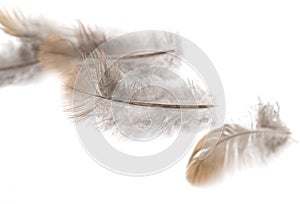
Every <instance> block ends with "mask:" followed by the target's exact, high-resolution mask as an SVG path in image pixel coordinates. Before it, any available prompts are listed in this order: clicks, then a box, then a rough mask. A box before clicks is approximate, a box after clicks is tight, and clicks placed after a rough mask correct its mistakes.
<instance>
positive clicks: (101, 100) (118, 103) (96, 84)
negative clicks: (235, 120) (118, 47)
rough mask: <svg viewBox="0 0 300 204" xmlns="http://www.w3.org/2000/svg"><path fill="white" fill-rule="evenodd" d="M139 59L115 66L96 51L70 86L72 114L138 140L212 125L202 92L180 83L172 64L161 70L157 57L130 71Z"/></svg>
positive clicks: (68, 105)
mask: <svg viewBox="0 0 300 204" xmlns="http://www.w3.org/2000/svg"><path fill="white" fill-rule="evenodd" d="M137 55H138V56H139V57H140V55H139V54H137V53H135V54H134V55H129V56H126V57H125V58H123V59H120V60H118V62H116V63H113V64H111V60H112V59H111V58H109V57H108V56H106V55H105V54H104V53H101V52H97V51H95V52H93V54H92V56H91V58H87V59H86V60H85V62H84V63H83V65H82V66H81V69H80V71H79V73H78V74H77V78H76V76H75V75H73V79H70V80H69V81H68V82H67V84H66V93H67V107H66V110H67V112H68V113H69V114H70V115H71V116H72V117H73V118H74V119H77V120H85V119H87V118H89V117H94V118H95V122H96V123H97V126H98V128H100V130H102V131H103V130H104V131H105V130H112V131H113V132H114V133H116V134H118V135H122V136H124V135H125V136H127V137H130V138H136V139H137V138H138V139H141V138H149V137H151V135H153V136H157V135H161V134H166V133H168V134H169V133H171V132H173V131H175V130H178V128H181V127H183V126H185V127H190V126H193V127H195V126H196V127H201V126H202V125H203V124H206V123H209V122H210V118H211V110H210V108H212V105H211V104H210V103H209V102H208V100H207V98H208V96H207V95H206V94H205V92H204V91H203V90H202V89H200V88H199V87H195V86H192V84H191V83H185V82H184V81H176V79H178V77H177V78H176V77H174V76H175V75H172V74H170V73H171V72H170V70H171V69H174V67H173V68H172V67H169V65H170V64H168V66H166V67H163V68H156V67H155V65H156V64H157V60H155V58H156V57H157V56H156V55H154V56H152V55H150V54H147V55H145V56H143V58H142V59H139V60H145V61H142V62H140V65H143V66H138V67H132V66H126V65H132V64H136V62H135V60H136V58H135V57H136V56H137ZM147 58H150V59H147ZM145 62H148V63H145ZM151 62H152V64H151ZM175 67H176V66H175ZM191 102H193V103H191ZM197 110H198V111H197ZM183 112H184V114H185V117H184V118H183V117H182V114H183ZM120 129H122V130H121V131H120Z"/></svg>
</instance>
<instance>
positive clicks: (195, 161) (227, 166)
mask: <svg viewBox="0 0 300 204" xmlns="http://www.w3.org/2000/svg"><path fill="white" fill-rule="evenodd" d="M277 107H278V106H277ZM278 109H279V108H277V109H276V108H275V107H274V106H272V105H270V104H261V103H260V104H259V106H258V112H257V119H256V122H255V124H253V127H254V128H246V127H243V126H241V125H238V124H225V125H224V127H222V128H219V129H216V130H213V131H211V132H209V133H208V134H207V135H206V136H204V137H203V138H202V139H201V140H200V141H199V142H198V144H197V145H196V147H195V149H194V151H193V153H192V155H191V157H190V160H189V163H188V169H187V179H188V181H189V182H190V183H192V184H194V185H200V184H206V183H210V182H212V181H215V180H217V179H219V178H220V177H222V176H223V175H224V172H225V171H228V170H233V169H234V167H235V166H243V165H252V164H254V163H265V162H267V161H268V159H269V157H270V156H272V155H274V153H276V152H278V151H279V150H280V149H281V148H282V147H283V146H284V145H285V144H286V143H287V141H288V139H289V138H290V130H289V129H288V128H287V127H286V126H285V125H284V124H283V123H282V121H281V120H280V117H279V110H278ZM216 135H221V137H220V140H219V141H218V143H217V144H216V146H215V148H214V150H213V151H212V152H211V153H210V154H209V155H208V156H207V157H206V158H204V159H203V158H202V157H201V155H202V154H205V152H206V151H207V150H206V149H205V148H202V146H203V143H204V142H205V141H206V140H209V138H210V137H215V136H216Z"/></svg>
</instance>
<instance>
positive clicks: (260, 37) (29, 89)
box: [0, 0, 300, 204]
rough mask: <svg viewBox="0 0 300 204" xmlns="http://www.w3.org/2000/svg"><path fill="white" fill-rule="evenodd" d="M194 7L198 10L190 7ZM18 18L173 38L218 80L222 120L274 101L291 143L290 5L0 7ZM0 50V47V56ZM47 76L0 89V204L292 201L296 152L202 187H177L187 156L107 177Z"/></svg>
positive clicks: (298, 39)
mask: <svg viewBox="0 0 300 204" xmlns="http://www.w3.org/2000/svg"><path fill="white" fill-rule="evenodd" d="M196 2H197V3H196ZM12 5H14V6H17V7H18V8H20V9H21V10H23V11H24V12H25V13H26V14H31V15H33V16H39V15H40V14H42V15H43V16H45V17H48V18H50V19H54V20H58V21H59V22H60V23H65V24H66V25H71V26H72V25H75V21H74V20H76V19H80V20H82V21H83V22H84V23H89V24H90V25H94V24H97V25H100V26H103V27H105V28H116V29H117V30H122V31H133V30H142V29H163V30H167V31H173V32H178V33H179V34H181V35H183V36H185V37H186V38H188V39H190V40H192V41H193V42H194V43H196V44H197V45H198V46H199V47H201V48H202V50H203V51H204V52H205V53H206V54H207V55H208V56H209V58H210V59H211V60H212V62H213V63H214V65H215V67H216V69H217V70H218V72H219V75H220V77H221V79H222V82H223V85H224V89H225V94H226V101H227V107H226V112H227V113H226V118H227V120H228V121H230V120H231V119H236V118H241V117H243V116H244V115H247V110H249V109H248V108H249V107H250V106H252V105H255V104H256V103H257V102H258V96H259V97H261V98H262V99H263V100H264V101H269V100H270V101H278V102H279V104H280V106H281V115H282V119H283V121H285V123H286V124H287V125H288V126H289V127H290V128H291V130H292V132H293V133H294V134H293V135H292V136H293V137H294V138H295V139H296V140H299V139H298V138H299V135H300V131H299V129H300V128H299V119H298V116H299V115H300V111H299V104H300V100H299V99H300V97H299V96H298V92H299V91H298V88H299V74H298V73H299V72H298V69H299V67H300V58H299V55H300V12H299V10H300V3H299V1H296V0H295V1H289V0H285V1H283V0H282V1H275V0H273V1H263V0H252V1H241V0H236V1H233V0H230V1H215V0H210V1H205V2H204V1H187V0H186V1H182V2H175V1H162V0H160V1H114V0H108V1H101V0H98V1H89V0H85V1H62V0H60V1H54V0H52V1H26V2H25V1H13V0H9V1H4V0H1V2H0V6H1V7H2V6H5V7H6V8H7V9H10V8H11V6H12ZM4 49H5V48H4ZM61 95H62V94H61V89H60V83H59V82H57V78H56V77H55V76H45V77H44V78H43V79H41V80H39V81H36V82H33V83H30V84H28V85H22V86H21V85H19V86H9V87H4V88H1V89H0V204H9V203H22V204H25V203H30V204H35V203H36V204H41V203H64V204H65V203H132V204H133V203H174V202H177V203H207V202H209V203H220V202H225V203H227V202H228V203H232V204H233V203H300V198H299V193H300V192H299V189H300V175H299V172H300V164H299V162H300V160H299V153H300V151H299V144H298V143H295V144H293V145H292V146H290V147H289V148H287V149H286V150H285V151H283V152H282V154H280V155H279V156H278V157H276V158H275V159H274V160H273V161H271V162H270V164H269V165H268V166H264V167H255V168H251V169H247V170H244V171H241V172H239V173H236V174H235V175H234V176H228V177H227V178H226V179H225V180H224V181H222V182H219V183H217V184H215V185H212V186H210V187H205V188H204V187H202V188H201V187H200V188H195V187H192V186H191V185H190V184H189V183H188V182H187V181H186V180H185V166H186V162H187V160H188V157H189V155H190V152H189V153H188V154H187V155H186V156H185V157H184V158H183V159H182V160H181V161H180V162H179V163H177V164H176V165H175V166H174V167H172V168H170V169H168V170H166V171H164V172H163V173H160V174H157V175H153V176H149V177H127V176H122V175H118V174H115V173H112V172H110V171H108V170H106V169H104V168H102V167H101V166H99V165H98V164H97V163H96V162H94V161H93V160H92V159H91V158H90V157H89V156H88V155H87V153H86V152H85V151H84V149H83V148H82V146H81V144H80V142H79V140H78V138H77V135H76V132H75V130H74V126H73V124H72V123H71V122H70V121H68V119H67V117H66V115H65V114H64V113H63V112H62V108H61V104H62V100H61Z"/></svg>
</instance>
